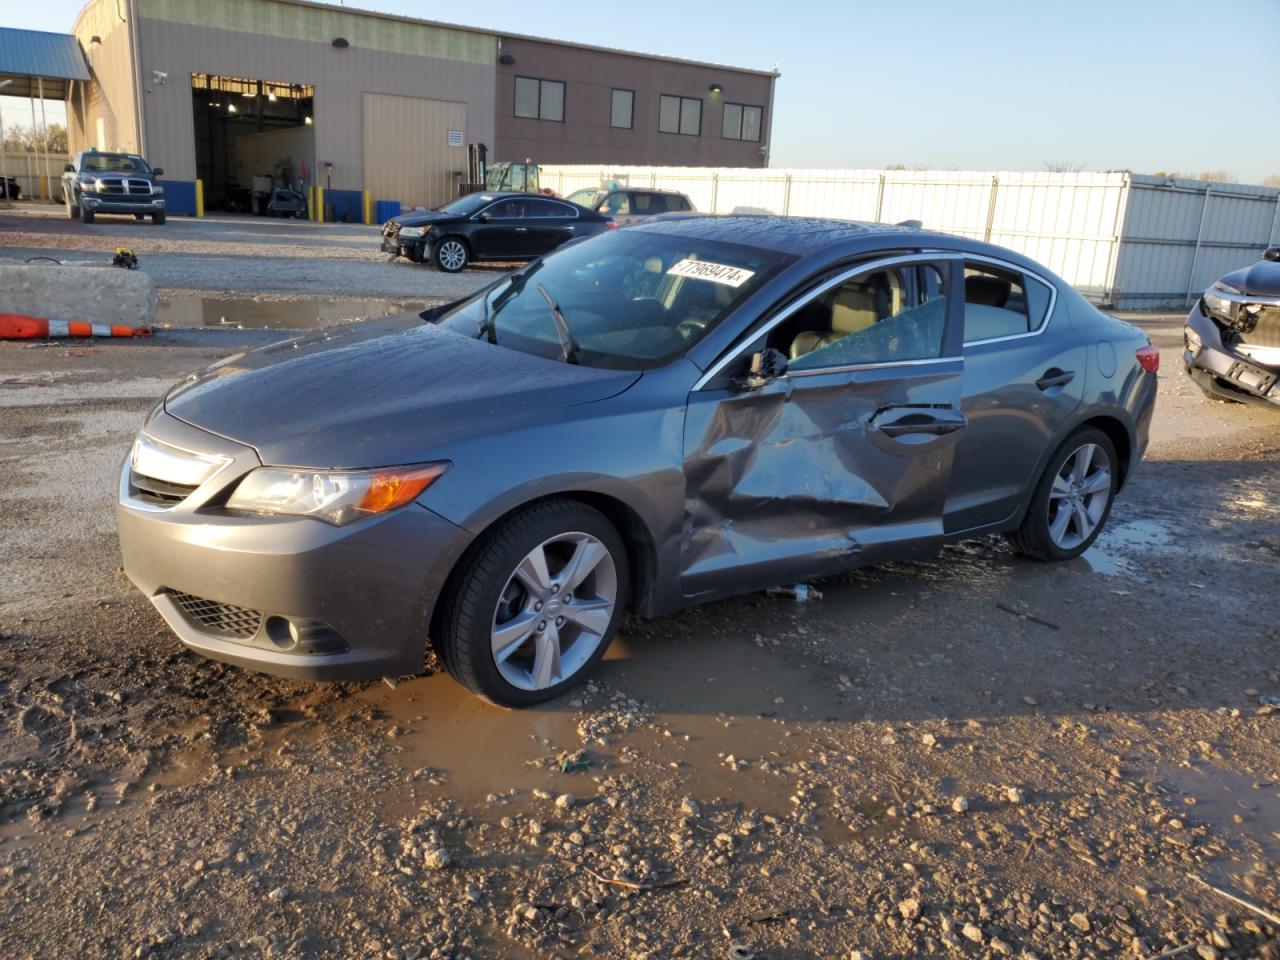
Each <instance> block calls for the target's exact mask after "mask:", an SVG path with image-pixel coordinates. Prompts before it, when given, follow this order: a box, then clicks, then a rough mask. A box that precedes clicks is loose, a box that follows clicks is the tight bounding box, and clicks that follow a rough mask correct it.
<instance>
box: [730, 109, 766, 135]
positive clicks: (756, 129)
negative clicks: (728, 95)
mask: <svg viewBox="0 0 1280 960" xmlns="http://www.w3.org/2000/svg"><path fill="white" fill-rule="evenodd" d="M763 114H764V111H763V110H762V109H761V108H760V107H749V106H746V105H745V104H741V103H726V104H725V105H724V123H723V125H722V127H721V129H720V136H722V137H724V139H726V140H752V141H758V140H759V139H760V120H761V117H762V115H763Z"/></svg>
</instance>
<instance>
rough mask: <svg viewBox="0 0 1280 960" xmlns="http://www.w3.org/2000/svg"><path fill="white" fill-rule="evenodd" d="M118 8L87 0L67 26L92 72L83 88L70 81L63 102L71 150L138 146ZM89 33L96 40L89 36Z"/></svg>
mask: <svg viewBox="0 0 1280 960" xmlns="http://www.w3.org/2000/svg"><path fill="white" fill-rule="evenodd" d="M121 7H123V4H121ZM118 9H119V8H118V6H117V3H116V0H91V2H89V3H88V4H86V5H85V7H84V9H83V10H81V11H80V16H78V17H77V18H76V22H75V26H74V27H72V29H71V32H72V34H74V35H75V38H76V39H77V40H78V41H80V48H81V49H82V50H83V51H84V54H85V60H86V61H87V62H88V64H89V75H90V76H91V77H92V78H93V79H92V80H91V81H90V82H89V84H88V85H87V90H86V89H85V86H84V85H81V84H76V85H75V89H74V90H73V92H72V94H71V101H70V103H69V104H68V110H67V122H68V127H69V132H70V139H71V143H70V147H71V152H72V153H75V152H77V151H80V150H84V149H87V148H88V147H97V148H98V149H99V150H126V151H131V152H136V151H137V150H138V109H137V100H136V97H135V96H134V73H133V70H134V62H133V47H132V44H131V42H130V37H129V24H128V22H127V20H122V19H121V18H120V16H119V13H118ZM94 37H97V38H98V41H99V42H98V43H94V42H93V38H94ZM99 121H101V122H99Z"/></svg>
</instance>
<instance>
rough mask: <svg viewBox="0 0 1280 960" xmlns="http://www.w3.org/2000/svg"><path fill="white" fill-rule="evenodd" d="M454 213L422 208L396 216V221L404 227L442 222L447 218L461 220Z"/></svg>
mask: <svg viewBox="0 0 1280 960" xmlns="http://www.w3.org/2000/svg"><path fill="white" fill-rule="evenodd" d="M460 219H462V218H461V217H459V216H457V215H456V214H452V213H440V212H439V211H437V210H420V211H418V212H417V213H402V214H400V216H398V217H396V218H395V220H396V223H398V224H399V225H400V226H402V227H424V226H426V225H427V224H428V223H441V222H443V221H445V220H460Z"/></svg>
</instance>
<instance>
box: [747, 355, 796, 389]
mask: <svg viewBox="0 0 1280 960" xmlns="http://www.w3.org/2000/svg"><path fill="white" fill-rule="evenodd" d="M788 363H789V361H788V360H787V355H786V354H785V353H783V352H782V351H781V350H775V349H774V348H773V347H765V348H764V349H763V350H761V351H760V352H759V353H757V354H753V355H752V357H751V370H750V371H749V372H748V373H747V377H746V380H745V381H744V384H743V385H744V386H745V387H746V388H747V389H748V390H758V389H760V388H761V387H763V386H764V385H765V384H766V383H772V382H773V381H774V380H777V379H778V378H779V377H780V376H782V375H783V374H784V373H786V372H787V365H788Z"/></svg>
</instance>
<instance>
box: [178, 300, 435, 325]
mask: <svg viewBox="0 0 1280 960" xmlns="http://www.w3.org/2000/svg"><path fill="white" fill-rule="evenodd" d="M425 307H426V304H425V303H422V302H417V301H407V300H346V299H338V298H323V299H314V300H257V299H252V298H245V299H239V300H236V299H231V300H226V299H206V298H204V297H161V298H160V300H159V304H158V307H157V310H156V326H158V327H230V328H232V329H269V330H315V329H318V328H320V327H328V326H332V325H334V324H337V323H344V322H350V321H352V320H369V319H375V318H378V317H391V316H396V315H397V314H402V313H418V312H420V311H422V310H423V309H425Z"/></svg>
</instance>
